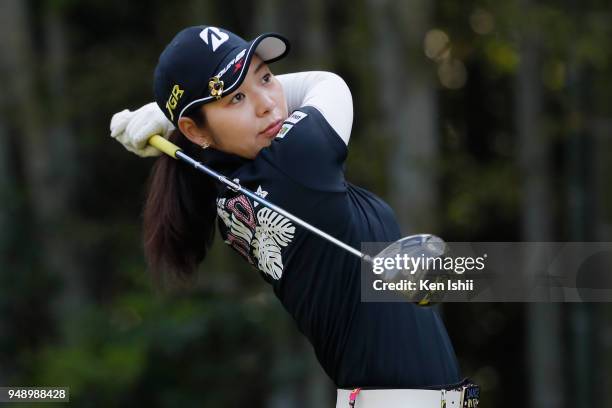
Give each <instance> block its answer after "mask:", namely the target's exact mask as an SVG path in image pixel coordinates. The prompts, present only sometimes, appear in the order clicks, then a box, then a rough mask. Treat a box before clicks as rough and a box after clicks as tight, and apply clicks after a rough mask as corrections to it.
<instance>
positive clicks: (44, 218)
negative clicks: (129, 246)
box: [0, 0, 84, 313]
mask: <svg viewBox="0 0 612 408" xmlns="http://www.w3.org/2000/svg"><path fill="white" fill-rule="evenodd" d="M26 7H27V3H25V2H22V1H18V0H6V1H4V2H3V8H4V9H3V12H2V13H0V14H1V15H2V17H1V18H2V21H1V23H2V24H0V26H2V29H3V30H5V35H4V36H3V41H2V43H1V44H2V45H0V47H2V49H0V52H1V53H2V54H4V57H5V60H6V63H7V75H8V76H7V79H8V81H7V91H8V93H9V94H10V96H11V101H12V108H13V109H12V112H13V113H14V118H15V120H16V124H17V125H18V129H19V131H20V134H19V135H16V136H17V142H18V147H19V149H20V151H21V155H22V156H23V163H24V172H25V178H26V183H27V190H28V195H29V201H30V205H29V208H31V210H32V212H33V214H32V215H33V220H34V221H33V223H34V225H35V227H36V229H35V231H36V232H35V234H36V236H35V237H33V239H32V241H31V242H32V245H34V246H36V251H35V253H37V254H38V264H40V265H43V269H44V270H48V271H51V272H52V273H53V274H56V275H57V276H59V277H60V279H61V280H62V287H63V288H64V291H63V293H62V295H61V296H60V298H59V301H58V304H57V307H58V312H59V313H63V312H66V311H74V310H78V307H79V306H82V302H83V300H84V294H83V289H82V285H81V282H80V279H79V274H78V272H79V270H78V268H77V267H76V253H77V248H75V247H74V245H75V242H73V241H71V239H70V231H69V229H70V226H71V224H70V220H71V217H70V208H69V204H70V201H69V198H70V194H71V191H72V188H73V180H74V176H73V174H74V163H75V160H74V156H75V155H74V142H73V138H72V135H71V133H70V132H69V131H68V129H69V126H68V124H67V121H66V118H65V112H64V109H63V107H64V106H65V103H64V102H65V100H64V91H65V89H64V84H65V61H66V52H65V50H66V47H65V44H66V41H65V36H64V33H63V30H62V23H61V20H60V19H59V15H58V14H56V11H55V10H49V11H48V15H47V16H46V17H45V23H44V24H45V26H44V33H45V35H46V36H45V42H44V43H45V44H46V45H47V46H48V49H47V50H45V51H46V52H44V53H41V52H40V49H38V48H40V47H37V49H36V50H35V49H34V48H35V45H34V42H33V40H32V38H31V34H30V31H29V30H30V28H31V26H30V24H29V18H28V12H29V10H28V9H27V8H26ZM43 56H46V57H47V60H46V62H47V64H48V65H47V66H46V68H47V69H45V70H39V69H38V68H40V67H41V62H45V60H44V58H43ZM41 78H42V79H43V80H42V81H41V80H40V79H41ZM40 83H42V84H49V92H48V93H47V94H45V93H43V92H40V89H39V87H38V84H40ZM45 97H46V98H48V99H49V100H50V101H51V103H50V104H49V105H50V106H51V109H49V107H48V106H47V105H46V104H45ZM49 110H50V111H49Z"/></svg>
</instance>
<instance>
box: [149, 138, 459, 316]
mask: <svg viewBox="0 0 612 408" xmlns="http://www.w3.org/2000/svg"><path fill="white" fill-rule="evenodd" d="M148 143H149V144H150V145H151V146H153V147H155V148H157V149H158V150H160V151H161V152H163V153H165V154H167V155H169V156H170V157H173V158H175V159H177V160H181V161H183V162H185V163H187V164H189V165H191V166H193V167H194V168H196V169H197V170H199V171H201V172H204V173H206V174H208V175H209V176H211V177H214V178H216V179H217V180H219V181H220V182H221V183H223V184H225V185H226V186H228V187H229V188H230V189H232V190H233V191H235V192H240V193H242V194H244V195H246V196H248V197H249V198H251V199H253V200H255V201H257V202H258V203H260V204H263V205H265V206H266V207H268V208H270V209H271V210H273V211H276V212H277V213H279V214H281V215H283V216H285V217H287V218H288V219H290V220H291V221H293V222H295V223H296V224H298V225H300V226H302V227H304V228H306V229H307V230H309V231H311V232H312V233H314V234H316V235H318V236H320V237H321V238H323V239H325V240H327V241H329V242H331V243H333V244H334V245H336V246H338V247H340V248H342V249H344V250H345V251H347V252H349V253H351V254H353V255H355V256H357V257H359V258H360V259H361V260H362V261H365V262H368V263H369V264H371V265H372V264H373V259H376V258H380V257H384V258H395V257H396V256H398V255H400V256H404V255H406V256H422V255H424V253H426V254H427V255H428V256H430V257H439V256H443V255H444V254H445V253H446V250H447V248H446V244H445V243H444V241H443V240H442V239H440V238H438V237H437V236H435V235H431V234H417V235H410V236H408V237H404V238H402V239H400V240H398V241H396V242H394V243H392V244H391V245H388V246H387V247H386V248H385V249H383V250H382V251H381V252H379V253H378V254H377V255H376V256H375V257H370V256H369V255H367V254H364V253H363V252H361V251H359V250H357V249H355V248H353V247H352V246H350V245H347V244H345V243H344V242H342V241H340V240H338V239H336V238H334V237H332V236H331V235H329V234H327V233H326V232H324V231H321V230H320V229H318V228H317V227H315V226H313V225H311V224H309V223H308V222H306V221H304V220H302V219H301V218H299V217H297V216H295V215H293V214H291V213H289V212H287V211H285V210H284V209H282V208H280V207H278V206H276V205H274V204H273V203H271V202H269V201H268V200H266V199H264V198H263V197H260V196H258V195H257V194H255V193H253V192H252V191H250V190H248V189H246V188H244V187H242V186H241V185H240V184H239V183H237V182H234V181H232V180H230V179H228V178H227V177H225V176H224V175H222V174H219V173H217V172H216V171H214V170H212V169H210V168H208V167H207V166H205V165H204V164H202V163H200V162H198V161H197V160H195V159H193V158H191V157H190V156H188V155H186V154H185V153H183V151H182V150H181V149H180V148H179V147H178V146H176V145H175V144H173V143H172V142H170V141H168V140H166V139H164V138H163V137H161V136H159V135H153V136H151V137H150V138H149V140H148ZM426 273H427V270H426V269H424V268H420V269H419V270H415V271H410V272H409V273H408V272H407V271H406V270H401V269H398V268H387V269H385V272H384V273H382V274H381V278H382V279H383V280H384V281H386V282H394V281H398V280H399V279H408V280H412V281H415V282H416V281H417V280H419V279H422V278H423V277H424V276H425V275H426ZM404 294H405V295H406V296H407V297H408V298H409V299H410V300H411V301H414V302H418V303H419V305H427V304H428V303H429V292H427V291H419V290H413V291H408V292H404Z"/></svg>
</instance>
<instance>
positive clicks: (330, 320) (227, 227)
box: [111, 26, 465, 408]
mask: <svg viewBox="0 0 612 408" xmlns="http://www.w3.org/2000/svg"><path fill="white" fill-rule="evenodd" d="M288 50H289V43H288V41H287V40H286V39H284V38H283V37H281V36H280V35H277V34H264V35H261V36H259V37H257V38H256V39H255V40H253V41H251V42H246V41H244V40H243V39H242V38H240V37H238V36H237V35H235V34H233V33H231V32H229V31H227V30H223V29H219V28H216V27H206V26H198V27H189V28H187V29H185V30H183V31H181V32H180V33H178V34H177V36H176V37H175V38H174V39H173V40H172V42H171V43H170V44H169V45H168V46H167V47H166V49H165V50H164V52H163V53H162V54H161V56H160V59H159V63H158V65H157V68H156V70H155V78H154V82H155V84H154V88H155V99H156V103H157V105H155V104H149V105H145V106H144V107H142V108H141V109H139V110H137V111H135V112H130V111H127V110H125V111H123V112H120V113H118V114H116V115H115V116H114V117H113V120H112V121H111V135H112V136H113V137H115V138H116V139H118V140H119V141H120V142H121V143H122V144H123V145H124V146H125V147H126V148H127V149H128V150H130V151H133V152H135V153H136V154H139V155H141V156H149V155H157V154H159V152H158V151H157V150H156V149H154V148H152V147H150V146H147V145H146V141H147V139H148V137H149V136H151V135H152V134H156V133H157V134H163V135H166V137H168V138H169V139H170V140H171V141H173V142H174V143H175V144H178V145H179V146H180V147H182V148H183V149H184V150H185V151H186V153H188V154H190V155H192V156H194V157H197V158H198V159H199V160H201V161H202V162H204V163H205V164H207V165H209V166H210V167H212V168H214V169H215V170H217V171H219V172H221V173H223V174H225V175H226V176H228V177H229V178H230V179H238V180H239V182H240V183H241V184H242V185H243V186H245V187H247V188H249V189H251V190H253V191H256V192H257V194H259V195H261V196H263V197H266V198H267V199H269V200H270V201H272V202H273V203H275V204H277V205H279V206H280V207H281V208H284V209H286V210H288V211H289V212H291V213H293V214H295V215H297V216H298V217H300V218H302V219H304V220H306V221H308V222H310V223H312V224H313V225H315V226H317V227H319V228H321V229H322V230H324V231H326V232H328V233H330V234H331V235H333V236H335V237H337V238H339V239H340V240H341V241H344V242H346V243H348V244H349V245H352V246H354V247H358V246H359V245H360V244H361V243H362V242H374V241H377V242H378V241H381V242H382V241H387V242H388V241H395V240H397V239H399V238H400V231H399V227H398V224H397V221H396V219H395V216H394V214H393V212H392V210H391V209H390V208H389V206H388V205H387V204H385V203H384V202H383V201H382V200H381V199H380V198H378V197H376V196H374V195H373V194H372V193H370V192H368V191H366V190H364V189H361V188H359V187H356V186H354V185H352V184H350V183H348V182H347V181H346V180H345V179H344V169H343V166H344V161H345V159H346V156H347V146H348V143H349V138H350V133H351V126H352V120H353V112H352V99H351V94H350V91H349V89H348V87H347V86H346V84H345V83H344V81H343V80H342V79H341V78H340V77H338V76H337V75H334V74H331V73H325V72H305V73H295V74H287V75H280V76H277V77H275V76H274V75H272V73H271V71H270V68H269V66H268V63H270V62H273V61H276V60H278V59H280V58H282V57H284V56H285V55H286V54H287V52H288ZM158 107H159V108H158ZM159 109H161V111H162V112H163V115H165V117H164V116H162V113H161V112H160V111H159ZM174 128H176V129H175V130H173V129H174ZM215 221H217V222H218V225H219V230H220V233H221V236H222V238H223V240H224V241H225V242H226V243H227V244H229V245H230V246H231V247H232V248H233V249H234V250H236V251H237V252H238V253H239V254H240V255H241V256H242V257H243V258H244V259H245V260H246V261H247V262H249V263H250V264H251V265H253V266H254V267H256V268H257V269H258V270H259V272H260V273H261V276H262V277H263V278H264V279H265V280H266V281H267V282H268V283H270V284H271V285H272V287H273V289H274V292H275V293H276V295H277V296H278V298H279V299H280V301H281V303H282V304H283V306H284V307H285V308H286V310H287V311H288V312H289V313H290V314H291V316H292V317H293V318H294V319H295V321H296V323H297V326H298V328H299V329H300V331H301V332H302V333H303V334H304V335H305V336H306V337H307V338H308V339H309V340H310V342H311V343H312V345H313V348H314V350H315V353H316V356H317V358H318V360H319V362H320V363H321V365H322V366H323V368H324V370H325V372H326V373H327V374H328V375H329V377H330V378H331V379H332V380H333V381H334V383H335V384H336V386H337V387H338V402H337V404H338V405H337V406H338V407H346V406H348V404H349V403H350V402H352V403H353V404H355V400H356V402H357V406H359V407H378V406H384V407H393V406H395V405H394V404H397V405H398V406H399V405H401V406H402V407H412V406H415V407H416V406H418V407H420V408H424V407H428V406H434V405H435V406H436V407H439V406H440V403H441V402H446V404H447V406H449V407H450V406H453V404H455V403H456V404H457V405H455V406H458V404H459V402H461V401H460V398H461V395H460V394H461V393H460V392H459V391H448V392H447V391H445V390H451V389H456V388H457V387H459V386H460V385H461V384H465V383H464V382H462V381H461V377H460V374H459V369H458V366H457V361H456V357H455V354H454V351H453V348H452V345H451V343H450V341H449V339H448V336H447V333H446V330H445V328H444V325H443V323H442V321H441V319H440V317H439V315H438V313H437V312H436V310H435V309H434V308H419V307H418V306H416V305H414V304H412V303H365V302H361V301H360V273H359V270H360V262H359V259H357V258H356V257H354V256H353V255H351V254H348V253H345V252H344V251H342V250H339V249H338V248H337V247H335V246H334V245H332V244H330V243H328V242H327V241H325V240H323V239H321V238H319V237H317V236H314V235H312V234H311V233H309V232H308V231H306V230H304V229H302V228H299V227H298V226H296V225H293V223H292V222H291V221H290V220H288V219H286V218H284V217H283V216H281V215H280V214H277V213H275V212H274V211H272V210H270V209H268V208H266V207H263V206H262V205H259V204H258V203H255V202H253V201H252V200H250V199H249V198H247V197H245V196H244V195H241V194H236V193H235V192H233V191H232V190H230V189H227V188H225V187H223V186H221V185H217V184H215V182H214V181H213V179H211V178H208V177H206V176H204V175H202V174H200V173H195V172H194V171H193V170H192V169H190V168H189V167H188V166H185V165H183V164H181V163H180V162H177V161H175V160H173V159H171V158H169V157H166V156H162V157H160V158H159V159H157V162H156V164H155V166H154V169H153V172H152V176H151V184H150V189H149V194H148V198H147V202H146V205H145V218H144V231H145V232H144V239H145V253H146V256H147V259H148V261H149V264H150V266H151V267H152V269H153V270H172V271H175V272H176V273H178V274H179V275H189V274H192V273H193V272H194V271H195V270H196V268H197V266H198V264H199V263H200V262H202V261H203V259H204V258H205V256H206V251H207V248H208V247H209V246H210V244H211V242H212V240H213V236H214V231H215V227H214V224H215ZM354 387H361V388H363V389H362V390H361V391H359V390H355V391H353V392H351V391H350V390H351V389H353V388H354ZM366 388H367V389H366ZM375 388H378V389H377V390H374V389H375ZM445 399H446V400H445Z"/></svg>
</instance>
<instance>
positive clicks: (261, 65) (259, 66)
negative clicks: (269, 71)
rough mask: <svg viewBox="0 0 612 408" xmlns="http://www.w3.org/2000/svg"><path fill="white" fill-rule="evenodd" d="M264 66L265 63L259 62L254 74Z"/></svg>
mask: <svg viewBox="0 0 612 408" xmlns="http://www.w3.org/2000/svg"><path fill="white" fill-rule="evenodd" d="M264 64H265V61H261V62H260V63H259V65H258V66H257V68H255V73H257V71H259V70H260V69H261V67H263V66H264Z"/></svg>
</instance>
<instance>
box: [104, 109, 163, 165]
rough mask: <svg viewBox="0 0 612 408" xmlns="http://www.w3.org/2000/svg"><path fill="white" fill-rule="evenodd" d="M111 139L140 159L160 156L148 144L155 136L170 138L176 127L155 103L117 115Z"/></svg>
mask: <svg viewBox="0 0 612 408" xmlns="http://www.w3.org/2000/svg"><path fill="white" fill-rule="evenodd" d="M110 131H111V137H112V138H114V139H116V140H117V141H119V142H120V143H121V144H122V145H123V147H125V148H126V149H127V150H129V151H130V152H132V153H135V154H137V155H138V156H140V157H151V156H159V155H161V154H162V153H161V152H160V151H159V150H157V149H156V148H154V147H153V146H150V145H149V144H147V141H148V140H149V138H150V137H151V136H153V135H160V136H162V137H164V138H166V139H167V138H168V136H170V134H171V133H172V131H174V126H173V125H172V123H171V122H170V121H169V120H168V119H167V118H166V116H165V115H164V113H163V112H162V111H161V110H160V109H159V106H157V104H156V103H155V102H151V103H148V104H146V105H144V106H142V107H141V108H139V109H137V110H135V111H133V112H131V111H129V110H128V109H124V110H122V111H121V112H118V113H115V114H114V115H113V117H112V119H111V123H110Z"/></svg>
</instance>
